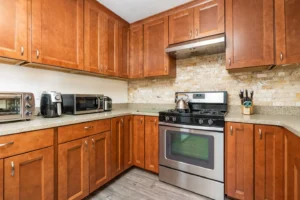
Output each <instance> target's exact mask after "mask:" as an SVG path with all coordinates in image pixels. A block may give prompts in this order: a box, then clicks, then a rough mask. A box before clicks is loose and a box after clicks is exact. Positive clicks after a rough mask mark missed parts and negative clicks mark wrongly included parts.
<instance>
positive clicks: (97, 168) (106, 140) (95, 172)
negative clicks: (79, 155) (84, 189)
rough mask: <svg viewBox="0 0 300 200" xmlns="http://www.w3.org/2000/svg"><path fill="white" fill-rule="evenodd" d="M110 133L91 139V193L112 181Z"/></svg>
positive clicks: (100, 134)
mask: <svg viewBox="0 0 300 200" xmlns="http://www.w3.org/2000/svg"><path fill="white" fill-rule="evenodd" d="M110 141H111V138H110V132H109V131H108V132H104V133H99V134H97V135H93V136H90V137H89V144H90V145H89V162H90V163H89V164H90V193H91V192H93V191H95V190H96V189H98V188H99V187H101V186H102V185H104V184H105V183H107V182H108V181H109V180H110V152H111V151H110Z"/></svg>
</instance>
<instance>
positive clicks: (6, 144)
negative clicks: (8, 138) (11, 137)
mask: <svg viewBox="0 0 300 200" xmlns="http://www.w3.org/2000/svg"><path fill="white" fill-rule="evenodd" d="M12 144H14V142H8V143H5V144H0V147H5V146H8V145H12Z"/></svg>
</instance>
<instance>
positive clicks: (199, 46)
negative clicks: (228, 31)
mask: <svg viewBox="0 0 300 200" xmlns="http://www.w3.org/2000/svg"><path fill="white" fill-rule="evenodd" d="M222 52H225V34H221V35H214V36H210V37H206V38H201V39H197V40H193V41H188V42H183V43H178V44H172V45H170V46H169V47H168V48H166V53H168V54H169V55H170V56H171V57H173V58H175V59H183V58H190V57H193V56H199V55H205V54H216V53H222Z"/></svg>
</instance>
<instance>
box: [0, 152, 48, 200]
mask: <svg viewBox="0 0 300 200" xmlns="http://www.w3.org/2000/svg"><path fill="white" fill-rule="evenodd" d="M0 164H1V162H0ZM1 168H2V167H0V169H1ZM1 177H3V176H1ZM4 183H5V185H4V199H15V200H18V199H20V200H21V199H31V200H40V199H44V200H53V199H54V152H53V147H49V148H46V149H42V150H37V151H32V152H29V153H25V154H22V155H18V156H13V157H9V158H6V159H5V160H4ZM0 185H1V184H0ZM0 199H1V197H0Z"/></svg>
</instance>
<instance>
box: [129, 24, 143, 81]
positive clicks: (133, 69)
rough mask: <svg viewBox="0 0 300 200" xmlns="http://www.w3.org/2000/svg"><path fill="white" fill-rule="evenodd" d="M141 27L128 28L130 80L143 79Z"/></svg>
mask: <svg viewBox="0 0 300 200" xmlns="http://www.w3.org/2000/svg"><path fill="white" fill-rule="evenodd" d="M143 28H144V27H143V25H137V26H133V27H130V56H129V66H130V74H129V77H130V78H134V79H135V78H143V77H144V29H143Z"/></svg>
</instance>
